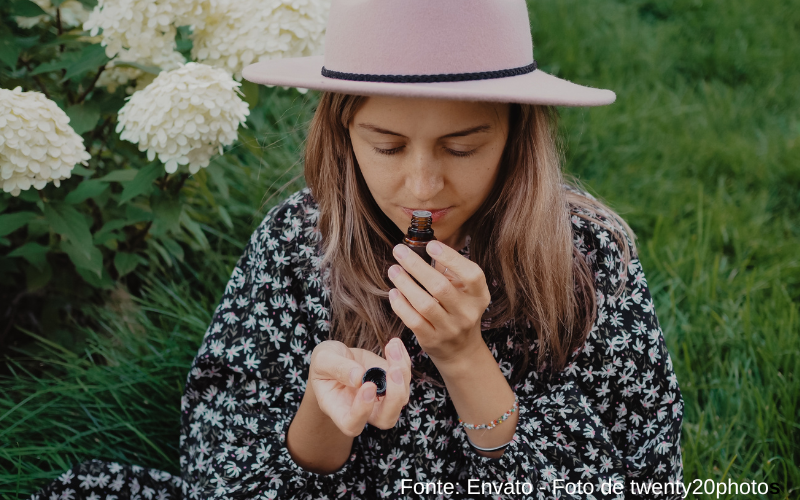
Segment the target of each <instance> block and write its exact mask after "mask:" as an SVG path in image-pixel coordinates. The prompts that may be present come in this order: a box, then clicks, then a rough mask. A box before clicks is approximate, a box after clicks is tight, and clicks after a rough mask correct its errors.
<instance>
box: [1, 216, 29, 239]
mask: <svg viewBox="0 0 800 500" xmlns="http://www.w3.org/2000/svg"><path fill="white" fill-rule="evenodd" d="M36 217H37V216H36V214H35V213H34V212H14V213H13V214H3V215H0V236H5V235H7V234H11V233H13V232H14V231H16V230H17V229H19V228H21V227H22V226H24V225H25V224H27V223H28V222H30V221H32V220H33V219H35V218H36Z"/></svg>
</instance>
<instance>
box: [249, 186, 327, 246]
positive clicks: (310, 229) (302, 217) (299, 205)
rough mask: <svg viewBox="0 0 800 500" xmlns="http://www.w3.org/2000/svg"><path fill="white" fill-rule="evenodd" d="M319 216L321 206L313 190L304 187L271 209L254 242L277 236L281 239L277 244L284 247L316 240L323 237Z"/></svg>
mask: <svg viewBox="0 0 800 500" xmlns="http://www.w3.org/2000/svg"><path fill="white" fill-rule="evenodd" d="M318 218H319V206H318V205H317V202H316V200H315V199H314V197H313V196H311V190H310V189H309V188H308V187H304V188H303V189H300V190H298V191H295V192H294V193H292V194H291V195H290V196H289V197H287V198H286V199H284V200H283V201H281V202H280V203H278V204H277V205H275V206H274V207H272V208H271V209H269V211H268V212H267V214H266V215H265V216H264V219H263V220H262V221H261V223H260V224H259V226H258V228H257V229H256V231H254V232H253V234H252V236H251V237H250V242H251V243H257V242H265V241H266V240H268V239H269V238H270V237H275V236H277V237H278V242H276V243H274V244H278V245H281V246H283V245H284V244H288V243H296V242H297V241H299V240H304V241H312V242H315V241H316V240H318V239H319V233H318V232H317V231H316V224H317V219H318Z"/></svg>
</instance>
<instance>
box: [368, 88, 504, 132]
mask: <svg viewBox="0 0 800 500" xmlns="http://www.w3.org/2000/svg"><path fill="white" fill-rule="evenodd" d="M508 112H509V105H508V104H507V103H489V102H476V101H457V100H449V99H420V98H409V97H393V96H370V97H368V98H366V99H365V100H364V102H363V103H362V105H361V106H360V107H359V109H358V111H356V113H355V115H354V117H353V120H354V122H355V123H354V124H355V125H358V124H359V123H366V122H368V123H370V124H373V125H377V126H378V127H381V128H385V129H390V130H396V129H397V127H399V126H412V125H413V126H415V127H419V126H424V127H426V128H431V129H437V130H438V129H442V128H445V129H451V128H453V127H457V128H466V127H471V126H478V125H481V124H490V125H492V126H493V127H492V128H496V127H495V126H496V125H499V124H502V123H505V122H506V121H507V117H508ZM448 131H449V130H448Z"/></svg>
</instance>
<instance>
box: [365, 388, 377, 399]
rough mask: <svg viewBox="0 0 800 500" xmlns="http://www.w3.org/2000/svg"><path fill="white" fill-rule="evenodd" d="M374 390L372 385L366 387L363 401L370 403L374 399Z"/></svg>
mask: <svg viewBox="0 0 800 500" xmlns="http://www.w3.org/2000/svg"><path fill="white" fill-rule="evenodd" d="M375 390H376V389H375V386H374V385H373V386H370V387H367V389H366V390H365V391H364V401H366V402H370V401H372V400H373V399H375Z"/></svg>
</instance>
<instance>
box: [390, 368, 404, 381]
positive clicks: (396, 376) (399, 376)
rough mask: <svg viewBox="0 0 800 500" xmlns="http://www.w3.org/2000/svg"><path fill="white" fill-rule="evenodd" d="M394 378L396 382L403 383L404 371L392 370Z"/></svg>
mask: <svg viewBox="0 0 800 500" xmlns="http://www.w3.org/2000/svg"><path fill="white" fill-rule="evenodd" d="M392 380H394V383H395V384H402V383H403V372H401V371H400V370H394V371H392Z"/></svg>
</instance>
